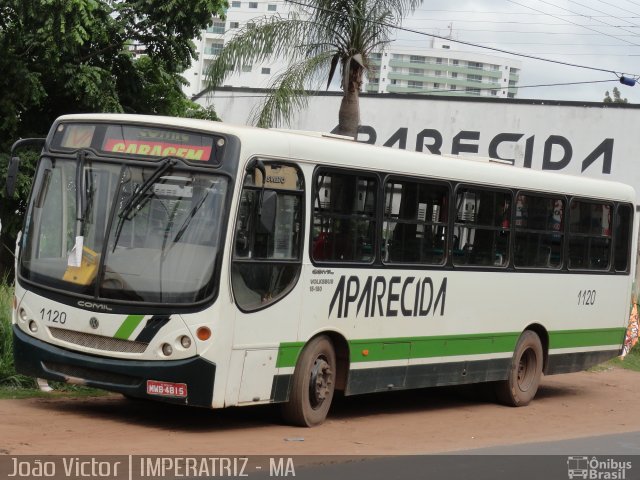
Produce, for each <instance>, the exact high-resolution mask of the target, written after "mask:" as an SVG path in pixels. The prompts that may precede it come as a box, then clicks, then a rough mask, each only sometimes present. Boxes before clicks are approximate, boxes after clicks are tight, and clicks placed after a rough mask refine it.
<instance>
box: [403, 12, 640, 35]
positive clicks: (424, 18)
mask: <svg viewBox="0 0 640 480" xmlns="http://www.w3.org/2000/svg"><path fill="white" fill-rule="evenodd" d="M576 16H578V15H576ZM579 16H581V17H585V15H579ZM587 17H588V18H595V17H589V16H587ZM612 18H616V19H617V20H622V19H620V18H617V17H612ZM637 18H640V17H637ZM409 20H420V22H421V23H422V22H425V21H427V22H428V21H431V22H447V23H448V22H458V23H497V24H512V25H543V26H546V27H566V26H567V25H566V23H549V22H519V21H517V20H466V19H446V18H432V17H431V18H427V17H413V16H412V17H410V18H409ZM562 21H565V20H562ZM623 21H624V20H623ZM565 22H566V21H565ZM628 23H629V24H630V25H607V26H609V27H612V28H622V27H639V25H636V24H633V23H631V22H628ZM575 25H578V26H580V27H599V26H600V25H589V24H586V25H583V24H575ZM632 33H633V35H636V33H635V32H632Z"/></svg>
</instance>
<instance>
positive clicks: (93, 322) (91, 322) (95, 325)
mask: <svg viewBox="0 0 640 480" xmlns="http://www.w3.org/2000/svg"><path fill="white" fill-rule="evenodd" d="M89 325H90V326H91V328H93V329H94V330H95V329H96V328H98V326H100V322H98V319H97V318H96V317H91V319H90V320H89Z"/></svg>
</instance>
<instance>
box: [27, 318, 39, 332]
mask: <svg viewBox="0 0 640 480" xmlns="http://www.w3.org/2000/svg"><path fill="white" fill-rule="evenodd" d="M29 330H31V333H36V332H37V331H38V324H37V323H36V322H35V320H31V321H30V322H29Z"/></svg>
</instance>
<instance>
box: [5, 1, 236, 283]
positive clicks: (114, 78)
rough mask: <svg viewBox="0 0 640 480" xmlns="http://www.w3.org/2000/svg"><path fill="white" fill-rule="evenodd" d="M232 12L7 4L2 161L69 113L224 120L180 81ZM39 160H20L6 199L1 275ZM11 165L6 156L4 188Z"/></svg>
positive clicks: (198, 4) (207, 5) (115, 4)
mask: <svg viewBox="0 0 640 480" xmlns="http://www.w3.org/2000/svg"><path fill="white" fill-rule="evenodd" d="M226 6H227V2H226V0H29V1H25V0H2V2H0V52H2V55H0V69H1V71H2V75H0V92H2V95H0V152H8V150H9V147H10V146H11V144H12V143H13V141H14V140H16V139H17V138H24V137H31V136H44V135H46V133H47V131H48V129H49V127H50V125H51V123H52V122H53V120H54V119H55V118H56V117H58V116H59V115H62V114H67V113H80V112H127V113H141V114H161V115H173V116H196V117H202V118H214V119H215V118H217V117H216V116H215V112H212V111H206V110H205V109H202V108H201V107H198V106H197V105H196V104H194V103H193V102H191V101H189V100H188V99H187V98H186V97H185V96H184V94H182V91H181V87H182V85H183V84H184V82H185V81H184V79H183V77H182V76H181V73H182V72H183V71H184V70H185V69H186V68H187V67H188V66H189V65H190V62H191V60H192V58H193V57H194V55H195V47H194V45H193V42H192V41H191V40H192V39H193V38H195V37H197V36H198V35H199V33H200V31H201V30H202V29H203V28H205V27H206V26H207V25H208V24H209V23H211V20H212V16H213V15H219V16H223V15H224V9H225V8H226ZM131 45H144V47H145V56H143V57H141V58H139V59H136V58H135V57H134V55H133V54H132V52H131V50H130V48H129V47H130V46H131ZM36 158H37V156H36V155H31V156H30V155H22V159H23V161H22V165H21V174H20V177H19V178H18V182H17V190H16V195H15V196H14V198H5V193H4V188H2V189H0V217H1V219H2V225H3V229H2V236H1V238H0V251H2V254H0V270H2V269H3V267H6V265H7V264H10V263H11V262H12V259H11V258H7V257H8V255H7V249H12V248H13V244H14V239H15V235H16V233H17V231H18V230H19V229H20V225H21V222H22V215H23V213H24V208H25V206H26V199H27V195H28V191H29V188H30V184H31V178H32V177H31V176H32V174H33V170H34V165H35V159H36ZM7 160H8V159H7V157H6V154H5V155H4V156H3V155H0V175H2V178H4V176H5V173H6V167H7ZM2 183H3V182H0V185H1V184H2ZM9 257H10V256H9ZM5 269H6V268H5Z"/></svg>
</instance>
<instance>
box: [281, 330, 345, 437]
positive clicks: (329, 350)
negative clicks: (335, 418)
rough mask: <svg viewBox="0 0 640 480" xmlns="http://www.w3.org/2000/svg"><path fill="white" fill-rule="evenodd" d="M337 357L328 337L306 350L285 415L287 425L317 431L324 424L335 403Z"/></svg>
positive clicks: (296, 369)
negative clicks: (332, 403) (313, 428)
mask: <svg viewBox="0 0 640 480" xmlns="http://www.w3.org/2000/svg"><path fill="white" fill-rule="evenodd" d="M335 378H336V354H335V351H334V349H333V345H332V344H331V341H330V340H329V338H328V337H326V336H324V335H322V336H319V337H316V338H314V339H313V340H311V341H310V342H309V343H308V344H307V345H306V346H305V347H304V349H303V350H302V353H301V354H300V358H299V359H298V363H297V364H296V368H295V371H294V373H293V381H292V385H291V391H290V392H289V401H288V402H287V403H285V404H284V405H283V409H282V413H283V416H284V419H285V421H286V422H287V423H290V424H292V425H298V426H301V427H313V426H315V425H319V424H321V423H322V422H324V420H325V418H327V413H328V412H329V407H330V406H331V400H333V393H334V390H335Z"/></svg>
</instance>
